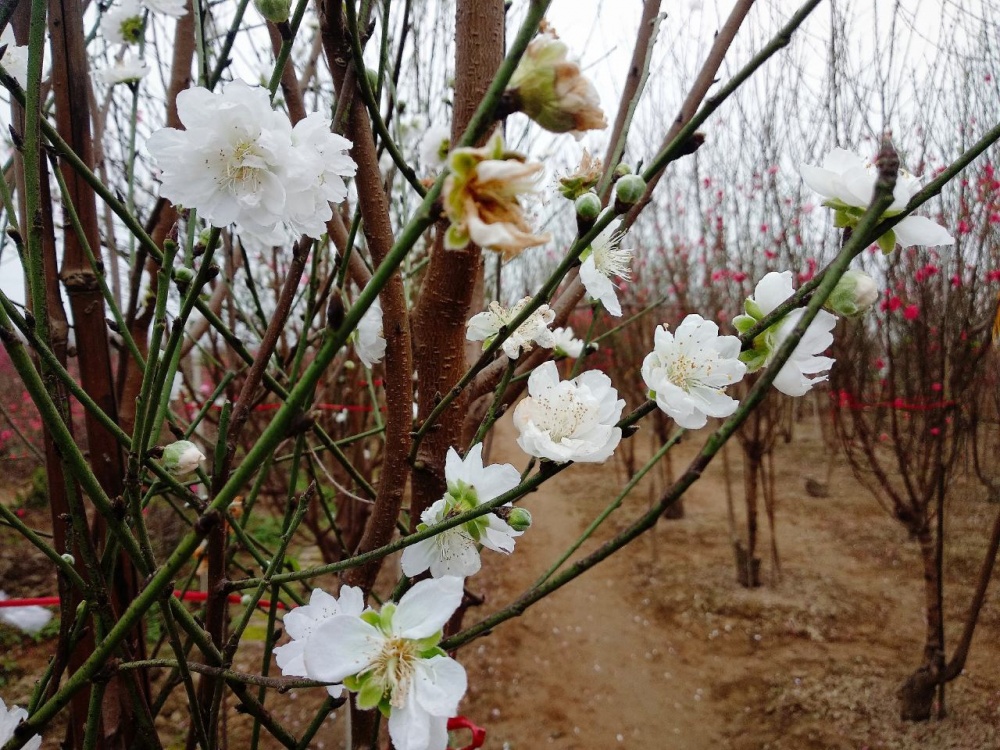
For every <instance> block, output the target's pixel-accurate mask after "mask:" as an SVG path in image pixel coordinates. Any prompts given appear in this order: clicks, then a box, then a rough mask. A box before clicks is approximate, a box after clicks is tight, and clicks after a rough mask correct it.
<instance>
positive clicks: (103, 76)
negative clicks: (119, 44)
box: [93, 56, 149, 86]
mask: <svg viewBox="0 0 1000 750" xmlns="http://www.w3.org/2000/svg"><path fill="white" fill-rule="evenodd" d="M148 72H149V68H148V67H146V64H145V63H143V61H142V60H139V59H137V58H135V57H132V56H126V57H123V58H122V59H121V60H116V61H115V63H114V65H112V66H111V67H108V68H99V69H97V70H95V71H94V73H93V75H94V78H96V79H97V80H98V81H100V82H101V83H103V84H104V85H106V86H114V85H115V84H117V83H129V82H131V81H138V80H140V79H141V78H143V77H144V76H145V75H146V74H147V73H148Z"/></svg>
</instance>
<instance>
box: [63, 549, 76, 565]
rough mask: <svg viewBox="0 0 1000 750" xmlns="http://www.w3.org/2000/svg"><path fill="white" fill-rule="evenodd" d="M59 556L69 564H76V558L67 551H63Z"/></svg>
mask: <svg viewBox="0 0 1000 750" xmlns="http://www.w3.org/2000/svg"><path fill="white" fill-rule="evenodd" d="M59 557H61V558H62V559H63V562H67V563H69V564H70V565H76V558H75V557H73V555H71V554H70V553H69V552H64V553H63V554H61V555H59Z"/></svg>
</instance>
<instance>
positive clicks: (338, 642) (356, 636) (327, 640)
mask: <svg viewBox="0 0 1000 750" xmlns="http://www.w3.org/2000/svg"><path fill="white" fill-rule="evenodd" d="M384 642H385V636H383V635H382V634H381V633H380V632H379V631H378V630H376V629H375V628H374V627H372V626H371V625H369V624H368V623H367V622H365V621H364V620H362V619H361V618H360V617H351V616H350V615H337V616H335V617H331V618H330V619H329V620H327V621H326V622H324V623H322V624H321V625H320V626H319V627H318V628H317V629H316V632H315V633H314V634H313V637H311V638H309V639H308V640H307V641H306V650H305V655H304V660H305V666H306V672H308V674H309V676H310V677H312V678H313V679H316V680H323V681H324V682H343V680H344V678H345V677H350V676H351V675H355V674H358V673H359V672H362V671H364V669H365V668H366V667H368V666H369V665H370V664H371V663H372V662H373V661H374V660H375V659H376V658H378V655H379V654H380V653H381V651H382V644H383V643H384Z"/></svg>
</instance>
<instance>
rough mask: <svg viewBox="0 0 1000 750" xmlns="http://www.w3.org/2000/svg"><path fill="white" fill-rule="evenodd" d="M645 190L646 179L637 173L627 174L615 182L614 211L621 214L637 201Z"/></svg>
mask: <svg viewBox="0 0 1000 750" xmlns="http://www.w3.org/2000/svg"><path fill="white" fill-rule="evenodd" d="M645 192H646V181H645V180H644V179H642V178H641V177H640V176H639V175H637V174H627V175H625V176H624V177H621V178H619V180H618V182H616V183H615V213H619V214H623V213H625V212H626V211H628V210H629V209H630V208H631V207H632V206H634V205H635V204H636V203H638V202H639V200H640V199H641V198H642V196H643V194H644V193H645Z"/></svg>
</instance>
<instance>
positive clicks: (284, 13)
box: [253, 0, 292, 23]
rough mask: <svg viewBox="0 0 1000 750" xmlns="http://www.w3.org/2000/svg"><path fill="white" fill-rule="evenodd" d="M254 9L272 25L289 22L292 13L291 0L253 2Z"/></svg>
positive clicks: (256, 0) (257, 0) (259, 0)
mask: <svg viewBox="0 0 1000 750" xmlns="http://www.w3.org/2000/svg"><path fill="white" fill-rule="evenodd" d="M253 7H255V8H256V9H257V12H258V13H260V14H261V15H262V16H264V18H266V19H267V20H268V21H270V22H271V23H281V22H282V21H287V20H288V15H289V13H291V11H292V2H291V0H253Z"/></svg>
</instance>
